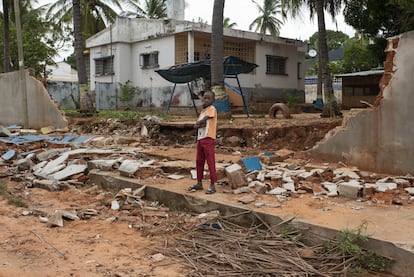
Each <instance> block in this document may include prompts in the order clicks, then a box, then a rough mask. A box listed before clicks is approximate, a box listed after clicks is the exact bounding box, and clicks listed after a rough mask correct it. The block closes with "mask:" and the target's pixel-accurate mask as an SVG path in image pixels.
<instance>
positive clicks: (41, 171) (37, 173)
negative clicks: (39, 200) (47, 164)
mask: <svg viewBox="0 0 414 277" xmlns="http://www.w3.org/2000/svg"><path fill="white" fill-rule="evenodd" d="M65 167H66V165H65V164H60V165H57V166H55V167H52V168H48V169H47V170H45V169H44V168H41V169H39V170H37V171H34V172H33V174H34V175H35V176H38V177H42V178H48V177H47V176H49V175H51V174H53V173H55V172H58V171H59V170H62V169H63V168H65Z"/></svg>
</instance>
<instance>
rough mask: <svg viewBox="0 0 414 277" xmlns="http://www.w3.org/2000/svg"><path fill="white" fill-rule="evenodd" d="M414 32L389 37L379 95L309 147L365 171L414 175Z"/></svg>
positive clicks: (320, 155) (312, 153)
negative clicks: (369, 104)
mask: <svg viewBox="0 0 414 277" xmlns="http://www.w3.org/2000/svg"><path fill="white" fill-rule="evenodd" d="M413 48H414V31H410V32H407V33H403V34H401V35H398V36H395V37H391V38H389V39H388V42H387V46H386V49H385V52H386V54H387V58H386V61H385V63H384V75H383V76H382V79H381V80H380V93H379V95H378V97H377V100H376V103H375V105H374V106H373V107H371V108H369V109H361V110H351V111H350V113H349V115H348V116H347V118H345V119H344V121H343V124H342V126H340V127H336V128H335V129H333V130H332V131H331V132H329V133H328V134H327V135H326V136H325V138H324V139H323V140H322V141H320V142H319V143H318V144H317V145H315V146H314V147H313V148H312V149H310V150H309V152H310V154H311V156H314V157H318V158H320V159H325V160H336V161H337V160H341V161H344V162H346V163H348V164H352V165H356V166H358V167H359V168H361V169H364V170H372V171H376V172H384V173H391V174H414V158H413V157H414V143H413V141H414V120H413V119H414V94H413V93H414V55H413V52H412V51H413Z"/></svg>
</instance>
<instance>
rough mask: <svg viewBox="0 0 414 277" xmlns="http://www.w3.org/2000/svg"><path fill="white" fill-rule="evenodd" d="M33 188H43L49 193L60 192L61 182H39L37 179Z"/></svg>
mask: <svg viewBox="0 0 414 277" xmlns="http://www.w3.org/2000/svg"><path fill="white" fill-rule="evenodd" d="M32 187H33V188H41V189H46V190H49V191H57V190H60V186H59V182H58V181H55V180H39V179H35V180H33V183H32Z"/></svg>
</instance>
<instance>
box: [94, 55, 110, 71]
mask: <svg viewBox="0 0 414 277" xmlns="http://www.w3.org/2000/svg"><path fill="white" fill-rule="evenodd" d="M113 60H114V56H106V57H101V58H96V59H95V75H96V76H105V75H112V74H114V66H113Z"/></svg>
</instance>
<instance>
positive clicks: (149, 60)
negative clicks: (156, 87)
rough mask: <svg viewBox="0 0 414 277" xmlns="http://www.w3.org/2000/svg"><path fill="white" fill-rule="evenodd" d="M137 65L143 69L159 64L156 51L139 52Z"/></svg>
mask: <svg viewBox="0 0 414 277" xmlns="http://www.w3.org/2000/svg"><path fill="white" fill-rule="evenodd" d="M139 65H140V66H141V68H143V69H147V68H156V67H159V64H158V51H154V52H151V53H143V54H141V55H140V63H139Z"/></svg>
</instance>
